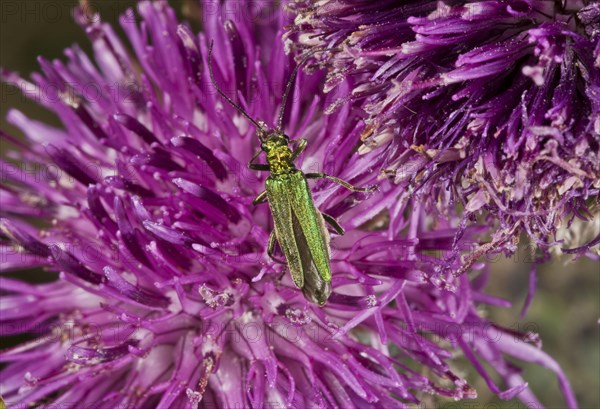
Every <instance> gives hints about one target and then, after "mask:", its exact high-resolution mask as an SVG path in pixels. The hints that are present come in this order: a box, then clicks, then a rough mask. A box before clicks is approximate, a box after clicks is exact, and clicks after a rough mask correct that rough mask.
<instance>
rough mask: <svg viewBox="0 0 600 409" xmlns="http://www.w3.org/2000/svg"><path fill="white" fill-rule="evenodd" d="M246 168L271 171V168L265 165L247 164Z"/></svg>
mask: <svg viewBox="0 0 600 409" xmlns="http://www.w3.org/2000/svg"><path fill="white" fill-rule="evenodd" d="M248 168H249V169H252V170H260V171H263V172H270V171H271V168H270V167H269V165H267V164H266V163H249V164H248Z"/></svg>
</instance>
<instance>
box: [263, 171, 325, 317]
mask: <svg viewBox="0 0 600 409" xmlns="http://www.w3.org/2000/svg"><path fill="white" fill-rule="evenodd" d="M266 190H267V197H268V199H269V206H270V207H271V213H272V214H273V221H274V223H275V234H276V237H277V241H278V242H279V245H280V246H281V250H282V251H283V254H284V255H285V258H286V260H287V264H288V267H289V269H290V273H291V274H292V278H293V280H294V283H295V284H296V286H298V288H301V289H302V291H303V293H304V295H305V296H306V297H307V298H308V299H309V300H310V301H312V302H315V303H317V304H319V305H323V304H325V302H326V301H327V298H328V297H329V294H330V293H331V284H330V282H331V270H330V267H329V233H328V232H327V230H326V229H325V227H324V222H323V218H322V216H321V213H320V212H319V211H318V210H317V209H316V208H315V205H314V203H313V199H312V196H311V193H310V190H309V187H308V183H307V182H306V178H305V177H304V174H303V173H302V172H301V171H299V170H294V171H292V172H291V173H285V174H280V175H275V176H274V175H271V176H269V177H268V178H267V182H266Z"/></svg>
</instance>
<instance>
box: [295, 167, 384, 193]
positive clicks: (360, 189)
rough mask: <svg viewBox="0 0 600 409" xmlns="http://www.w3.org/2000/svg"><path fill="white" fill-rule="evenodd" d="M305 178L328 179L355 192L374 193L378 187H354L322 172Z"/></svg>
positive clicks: (307, 175)
mask: <svg viewBox="0 0 600 409" xmlns="http://www.w3.org/2000/svg"><path fill="white" fill-rule="evenodd" d="M304 176H305V177H306V178H307V179H328V180H331V181H332V182H335V183H337V184H338V185H342V186H344V187H345V188H346V189H348V190H352V191H353V192H372V191H373V190H375V189H377V186H369V187H356V186H353V185H351V184H350V183H348V182H346V181H345V180H342V179H340V178H336V177H335V176H330V175H327V174H325V173H321V172H319V173H306V174H305V175H304Z"/></svg>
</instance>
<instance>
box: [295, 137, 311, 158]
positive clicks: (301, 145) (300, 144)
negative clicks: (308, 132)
mask: <svg viewBox="0 0 600 409" xmlns="http://www.w3.org/2000/svg"><path fill="white" fill-rule="evenodd" d="M294 142H295V143H297V145H296V147H295V148H294V151H293V152H292V161H294V160H296V158H297V157H298V156H300V154H301V153H302V152H304V149H306V145H308V141H307V140H306V139H304V138H301V139H296V140H295V141H294Z"/></svg>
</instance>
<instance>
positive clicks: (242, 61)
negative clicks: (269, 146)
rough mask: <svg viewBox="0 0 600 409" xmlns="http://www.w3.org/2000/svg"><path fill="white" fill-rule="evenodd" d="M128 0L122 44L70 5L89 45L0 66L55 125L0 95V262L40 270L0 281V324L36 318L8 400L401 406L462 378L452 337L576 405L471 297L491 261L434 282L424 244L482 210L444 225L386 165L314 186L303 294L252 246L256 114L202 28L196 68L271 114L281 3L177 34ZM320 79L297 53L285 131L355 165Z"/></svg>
mask: <svg viewBox="0 0 600 409" xmlns="http://www.w3.org/2000/svg"><path fill="white" fill-rule="evenodd" d="M228 4H229V3H225V5H224V6H221V7H226V6H227V5H228ZM219 10H221V11H222V9H219ZM138 12H139V14H140V15H141V17H142V21H141V22H140V23H136V22H133V21H131V20H129V19H127V18H123V19H122V20H121V24H122V27H123V29H124V31H125V32H126V34H127V37H128V39H129V41H130V43H131V46H132V48H133V51H134V55H133V56H132V55H129V54H128V53H127V52H126V47H125V45H124V44H123V43H122V42H121V41H120V40H119V39H118V38H117V37H116V35H115V34H114V32H113V30H112V29H111V27H110V26H108V25H105V24H102V23H101V22H100V21H99V20H95V21H93V22H90V21H87V20H86V19H85V18H84V16H83V15H82V14H81V12H79V13H78V14H77V13H76V17H78V19H79V21H80V22H81V24H82V25H83V26H84V27H85V29H86V31H87V33H88V34H89V36H90V38H91V41H92V43H93V45H94V50H95V51H94V57H95V61H94V62H95V64H94V63H93V62H92V61H90V59H88V57H87V56H86V55H85V54H84V53H83V52H82V51H81V50H79V49H78V48H77V47H75V48H71V49H68V50H67V51H66V52H65V54H66V57H67V61H66V62H61V61H52V62H50V61H46V60H44V59H40V64H41V67H42V73H40V74H35V75H33V77H32V78H33V82H32V83H29V82H28V81H26V80H24V79H22V78H21V77H19V76H18V75H16V74H14V73H11V72H7V71H4V72H3V78H4V80H5V81H7V82H10V83H12V84H15V85H17V86H19V87H21V88H23V89H27V90H36V91H37V92H33V93H31V92H30V93H29V96H31V97H33V98H35V99H36V100H37V101H38V102H39V103H40V104H43V105H44V106H46V107H47V108H48V109H50V110H52V111H53V112H55V113H56V114H57V115H58V116H59V118H60V119H61V121H62V123H63V126H64V128H61V129H57V128H53V127H51V126H49V125H46V124H43V123H39V122H36V121H34V120H32V119H29V118H27V117H26V116H25V115H24V114H22V113H20V112H18V111H15V110H13V111H11V112H10V113H9V118H8V119H9V121H11V123H13V124H14V125H16V126H18V127H19V128H20V129H21V130H22V131H23V132H24V133H25V134H26V136H27V139H28V142H27V143H22V142H20V141H18V140H17V139H15V138H14V137H12V136H10V135H8V134H6V133H3V138H4V139H6V140H7V141H9V142H11V143H13V144H14V145H16V147H17V148H18V149H17V150H15V151H13V152H11V153H10V155H9V156H8V157H7V158H6V161H5V162H4V164H3V167H4V169H5V172H3V173H4V177H3V181H2V182H3V183H2V196H1V202H0V204H1V209H2V217H3V218H2V222H1V223H2V224H1V227H2V236H1V239H2V241H1V245H2V252H3V262H2V270H3V272H13V271H19V270H21V269H23V268H43V269H45V270H48V271H55V272H59V276H58V278H57V279H56V280H54V281H51V282H49V283H46V284H28V283H25V282H23V281H21V280H19V279H16V278H9V277H3V278H2V279H1V281H0V283H1V288H2V291H3V294H2V302H1V303H0V313H1V318H2V328H3V335H12V334H31V333H37V334H38V335H39V337H38V338H35V339H33V340H31V341H29V342H27V343H24V344H21V345H18V346H16V347H14V348H11V349H8V350H4V351H2V352H1V353H0V360H2V361H3V362H5V363H7V365H6V367H5V368H3V369H2V372H1V373H0V375H1V376H0V379H1V380H2V381H1V383H0V391H1V393H2V395H3V397H4V398H5V399H6V401H7V402H9V403H14V404H19V405H32V406H35V405H37V404H40V402H46V403H48V402H51V403H52V404H53V405H55V406H60V405H62V406H64V407H82V406H84V405H89V406H91V405H96V406H101V407H125V406H127V407H135V408H138V407H139V408H145V407H158V408H194V407H199V406H200V407H202V406H203V407H257V408H258V407H263V406H266V405H267V404H269V405H272V404H275V403H276V404H277V405H279V406H285V407H290V406H293V407H334V406H339V407H345V408H350V407H365V406H374V407H406V406H407V405H408V404H410V403H415V402H418V401H419V399H420V398H421V397H422V395H423V393H428V394H436V395H440V396H448V397H452V398H455V399H463V398H473V397H475V396H476V391H475V390H474V389H473V388H472V387H471V386H469V384H468V383H467V380H465V379H464V378H463V377H462V376H461V375H460V374H459V373H458V372H457V370H456V369H454V368H453V365H454V364H453V362H452V361H453V357H454V356H455V353H457V352H462V353H463V354H464V355H465V356H466V358H467V359H468V360H469V361H470V362H472V364H473V366H474V368H475V369H476V370H477V371H478V372H479V373H480V374H481V376H482V377H484V378H485V380H486V381H487V382H488V385H489V386H490V388H491V389H492V390H493V391H494V392H496V393H498V394H499V395H500V396H501V397H503V398H511V397H514V396H518V397H519V398H520V399H522V400H524V401H526V402H528V403H532V404H538V401H537V399H536V398H535V396H534V395H533V392H532V391H530V390H529V389H528V387H527V383H526V382H525V381H524V380H523V379H522V377H521V375H520V373H519V371H520V370H519V369H518V368H517V367H516V366H515V365H514V363H511V362H509V361H508V360H507V359H506V358H507V357H508V356H510V357H513V358H516V359H519V360H522V361H527V362H535V363H536V364H539V365H542V366H545V367H547V368H549V369H550V370H552V371H554V372H555V373H556V374H557V376H558V379H559V383H560V386H561V388H562V389H563V390H564V393H565V396H566V399H567V401H568V404H569V405H570V406H575V401H574V398H573V394H572V391H571V389H570V387H569V384H568V381H567V380H566V378H565V376H564V374H563V373H562V372H561V370H560V368H559V366H558V364H557V363H556V362H555V361H554V360H552V359H551V358H550V357H548V356H547V355H546V354H544V353H543V352H542V351H541V349H540V345H539V341H538V340H537V338H536V337H535V335H533V334H520V333H516V332H513V331H509V330H506V329H503V328H501V327H499V326H496V325H493V324H492V323H490V322H488V321H487V320H486V319H485V318H483V316H482V315H481V314H480V312H479V311H478V308H479V307H480V306H481V305H484V304H491V305H500V306H506V305H507V303H506V302H504V301H502V300H499V299H496V298H494V297H490V296H488V295H486V294H485V293H484V292H483V287H484V285H485V282H486V277H487V274H488V267H489V266H487V265H478V266H476V267H477V269H478V270H480V274H479V276H478V277H477V278H476V279H474V280H473V281H471V280H470V279H469V277H468V276H467V275H463V276H461V277H458V278H454V277H452V276H449V277H446V279H447V281H446V282H445V283H440V282H438V283H433V282H432V280H433V279H434V278H436V274H435V273H436V272H438V271H439V270H440V268H441V267H442V266H443V265H445V263H446V262H447V261H445V260H443V259H442V258H441V257H436V254H435V252H439V251H449V250H450V249H452V248H453V246H454V247H456V246H458V247H459V248H461V249H468V247H469V245H470V241H472V240H475V235H476V234H477V233H481V231H482V230H483V229H482V228H481V227H475V226H471V227H468V228H465V229H464V231H463V233H464V234H462V236H461V238H460V239H459V240H458V241H456V240H455V236H456V227H455V226H456V220H455V218H453V216H451V215H449V216H448V218H447V219H443V218H438V219H437V220H436V221H435V222H434V220H433V219H432V218H431V217H430V215H428V213H427V211H426V208H425V207H422V206H421V205H419V204H418V202H417V201H410V202H409V201H407V200H400V201H399V200H398V197H400V196H401V193H402V191H403V189H404V187H403V186H400V185H397V184H392V183H389V182H387V181H384V182H383V183H382V185H381V189H380V191H378V192H376V193H374V194H371V195H365V194H356V193H350V192H348V191H346V190H344V189H343V188H341V187H338V186H336V185H330V184H327V183H326V182H319V183H316V184H314V185H313V186H312V187H313V195H314V200H315V203H316V205H317V206H318V207H319V209H321V210H322V211H324V212H327V213H328V214H330V215H332V216H334V217H337V218H338V220H339V221H340V223H341V224H342V225H343V227H344V228H345V229H346V234H345V235H344V236H341V237H334V238H333V240H332V243H331V246H332V270H333V280H332V287H333V293H332V295H331V296H330V298H329V300H328V302H327V304H326V305H325V306H324V307H322V308H321V307H318V306H316V305H315V304H312V303H309V302H307V301H306V300H305V299H304V297H303V295H302V293H301V292H300V291H299V290H298V289H297V288H296V287H295V286H294V285H293V283H292V280H291V278H290V277H289V274H288V273H287V271H286V268H285V266H283V265H278V264H276V263H273V262H272V261H271V260H270V259H269V258H268V257H267V255H266V251H265V250H266V244H267V240H268V236H269V233H270V231H271V230H272V221H271V216H270V213H269V210H268V206H263V207H257V208H254V207H253V206H252V200H253V199H254V197H256V195H257V194H259V193H260V191H261V190H262V189H263V187H264V176H262V175H258V174H256V173H255V172H251V171H249V170H247V167H246V164H247V163H248V162H249V161H250V159H251V158H252V157H253V155H254V154H255V153H256V152H257V150H258V148H259V141H258V138H257V137H256V130H255V129H254V128H253V126H252V125H251V124H250V123H249V122H248V121H247V119H246V118H244V117H243V116H242V115H240V114H239V113H238V112H237V111H236V110H235V109H234V108H232V107H231V106H230V105H228V104H227V103H226V102H225V101H223V100H222V98H221V96H220V95H218V94H217V93H216V91H215V90H214V88H213V87H212V84H211V83H210V81H209V76H208V67H207V45H208V43H209V39H214V41H215V46H214V54H213V58H214V61H213V64H214V72H215V78H216V81H217V82H218V83H219V84H220V86H221V87H222V88H223V89H225V90H228V91H229V92H230V95H231V97H232V98H233V99H235V100H236V101H239V103H240V104H241V105H242V106H243V107H244V109H245V110H246V111H247V112H248V113H249V114H250V115H251V116H252V117H253V118H258V119H260V120H262V121H265V123H275V122H276V120H277V113H278V109H279V107H280V105H281V95H282V93H283V88H284V85H285V81H286V79H287V77H288V75H289V73H290V71H291V67H292V64H291V60H292V58H291V56H286V54H285V52H284V47H283V42H282V41H280V38H281V36H282V27H283V26H284V24H285V23H286V21H285V18H284V16H283V13H282V12H281V11H280V10H277V12H276V13H275V18H274V19H271V20H269V21H260V20H259V19H256V20H253V22H252V21H250V20H249V19H247V18H234V19H230V20H223V19H221V18H220V16H221V15H222V13H214V14H211V18H210V19H209V20H208V21H207V22H206V26H205V32H204V33H201V34H199V35H194V34H193V33H192V32H191V30H190V29H189V27H188V26H187V25H185V24H179V23H178V22H177V21H176V18H175V16H174V13H173V11H172V10H171V9H170V8H169V7H168V6H167V5H166V4H165V3H164V2H141V3H140V4H139V6H138ZM128 15H131V13H129V14H128ZM274 38H275V39H277V41H273V39H274ZM323 80H324V74H323V73H321V72H316V73H314V74H312V75H307V74H304V73H299V75H298V77H297V82H296V88H295V90H294V92H293V95H292V96H291V98H290V106H289V108H287V109H286V122H285V123H286V125H285V127H284V130H285V132H286V133H287V134H288V135H290V136H292V138H306V139H307V140H308V142H309V145H308V148H307V149H306V151H305V154H304V155H303V157H302V158H301V167H302V169H304V170H305V171H320V170H323V171H325V172H327V173H330V174H333V175H336V176H339V177H342V178H344V179H346V180H350V181H352V182H353V183H355V184H357V185H368V184H370V183H372V182H374V181H375V180H376V177H377V168H376V166H378V163H379V159H378V153H377V152H375V151H371V152H367V153H365V154H364V155H362V156H359V155H356V154H355V150H356V146H357V143H358V141H359V140H360V135H361V133H363V132H364V131H365V128H364V125H363V123H362V120H361V117H360V115H358V113H357V112H356V111H355V110H353V109H351V107H350V106H349V105H346V106H343V107H341V109H339V110H338V111H337V112H335V113H333V114H332V115H325V114H324V108H325V107H326V106H327V105H328V104H329V103H330V101H328V100H327V97H326V96H323V94H322V92H321V87H322V83H323ZM340 86H341V87H345V86H346V85H343V84H342V85H340ZM90 87H94V89H97V90H99V91H100V92H99V93H94V94H93V95H94V97H93V98H92V97H90V94H89V89H90ZM106 90H116V91H118V92H117V93H116V95H118V96H119V97H117V98H115V97H114V95H115V94H114V93H110V94H108V93H106V92H105V91H106ZM24 166H27V168H26V169H25V170H27V171H24ZM31 169H33V170H34V171H31ZM409 208H410V209H411V211H410V212H408V211H407V209H409ZM32 217H34V218H35V219H36V220H38V222H37V223H34V222H32V221H31V219H32ZM455 241H456V243H455ZM454 267H456V268H457V267H458V266H457V265H454ZM437 278H438V280H439V277H437ZM475 351H476V352H475ZM482 361H487V362H489V363H491V364H492V365H493V367H494V369H495V371H496V372H497V373H498V374H499V376H500V377H501V378H502V379H503V380H504V386H498V385H497V383H496V382H495V381H494V377H493V376H492V375H491V374H490V373H489V372H488V370H487V369H486V368H485V367H484V365H483V364H482ZM415 367H416V368H417V369H415ZM421 369H423V370H421ZM425 370H426V371H425ZM425 373H427V374H428V375H425Z"/></svg>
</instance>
